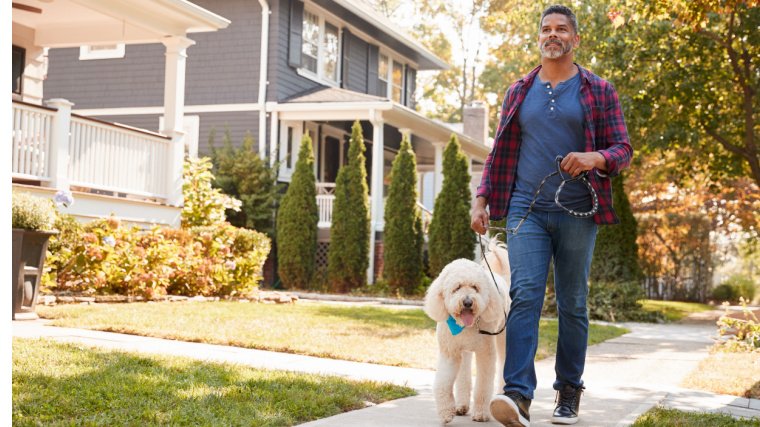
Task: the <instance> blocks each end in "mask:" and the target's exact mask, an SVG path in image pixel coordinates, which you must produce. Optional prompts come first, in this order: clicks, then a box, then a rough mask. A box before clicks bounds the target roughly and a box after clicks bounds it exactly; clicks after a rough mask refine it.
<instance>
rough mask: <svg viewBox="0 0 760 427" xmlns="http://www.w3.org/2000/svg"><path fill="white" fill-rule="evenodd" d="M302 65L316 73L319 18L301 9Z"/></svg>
mask: <svg viewBox="0 0 760 427" xmlns="http://www.w3.org/2000/svg"><path fill="white" fill-rule="evenodd" d="M301 53H302V54H303V57H302V58H303V59H302V62H301V64H302V65H303V67H304V68H305V69H307V70H309V71H311V72H312V73H314V74H317V58H318V57H319V18H317V15H315V14H313V13H311V12H309V11H307V10H304V11H303V45H302V49H301Z"/></svg>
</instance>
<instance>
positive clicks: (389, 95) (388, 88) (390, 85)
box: [377, 49, 407, 105]
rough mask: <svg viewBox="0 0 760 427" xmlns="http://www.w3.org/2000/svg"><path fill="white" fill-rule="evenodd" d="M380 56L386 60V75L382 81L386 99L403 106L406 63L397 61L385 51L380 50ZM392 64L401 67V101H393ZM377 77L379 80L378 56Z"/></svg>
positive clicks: (378, 62) (378, 64) (378, 61)
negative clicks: (383, 81)
mask: <svg viewBox="0 0 760 427" xmlns="http://www.w3.org/2000/svg"><path fill="white" fill-rule="evenodd" d="M380 55H384V56H386V57H387V58H388V74H387V75H386V76H385V78H384V79H383V80H385V84H386V93H385V96H386V98H388V99H390V100H391V101H393V102H396V103H398V104H401V105H403V104H404V84H405V83H406V67H405V66H406V65H407V63H406V62H403V61H399V60H398V59H396V57H394V56H393V55H392V54H391V53H390V52H388V51H386V50H385V49H380ZM393 64H398V65H400V66H401V88H400V89H401V99H400V100H398V101H396V100H395V99H393V87H394V84H393ZM377 76H378V78H380V57H379V56H378V59H377Z"/></svg>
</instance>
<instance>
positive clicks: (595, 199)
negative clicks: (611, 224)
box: [539, 156, 599, 218]
mask: <svg viewBox="0 0 760 427" xmlns="http://www.w3.org/2000/svg"><path fill="white" fill-rule="evenodd" d="M563 159H564V157H562V156H557V157H555V158H554V161H555V162H557V172H556V173H557V174H558V175H559V178H560V179H561V180H562V182H561V183H560V184H559V187H557V192H556V193H554V203H555V204H556V205H557V206H559V207H561V208H562V209H563V210H564V211H565V212H567V213H568V214H569V215H571V216H574V217H576V218H588V217H591V216H594V215H595V214H596V211H597V210H599V197H598V196H597V195H596V191H594V188H593V187H592V186H591V183H590V182H589V181H588V171H583V172H581V173H579V174H578V175H576V176H575V177H573V178H570V179H567V178H565V175H563V174H562V168H561V167H560V164H561V163H562V160H563ZM552 175H553V174H552ZM579 179H580V180H581V182H582V183H583V185H585V186H586V188H588V191H589V193H591V200H592V201H593V206H592V208H591V210H590V211H588V212H578V211H574V210H572V209H568V208H566V207H564V206H563V205H562V203H560V201H559V193H561V192H562V188H564V187H565V184H567V183H568V182H573V181H577V180H579ZM539 191H541V190H540V188H539Z"/></svg>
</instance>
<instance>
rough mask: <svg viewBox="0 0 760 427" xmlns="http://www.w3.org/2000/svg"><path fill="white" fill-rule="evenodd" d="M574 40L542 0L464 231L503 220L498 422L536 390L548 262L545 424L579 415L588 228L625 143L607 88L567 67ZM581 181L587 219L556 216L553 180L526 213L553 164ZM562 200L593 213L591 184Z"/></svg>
mask: <svg viewBox="0 0 760 427" xmlns="http://www.w3.org/2000/svg"><path fill="white" fill-rule="evenodd" d="M579 45H580V36H579V34H578V24H577V20H576V18H575V15H574V14H573V12H572V11H571V10H570V9H568V8H567V7H565V6H560V5H553V6H549V7H548V8H547V9H546V10H545V11H544V12H543V14H542V16H541V20H540V21H539V33H538V47H539V49H540V51H541V65H540V66H538V67H537V68H536V69H534V70H533V71H531V72H530V73H528V75H526V76H525V77H523V78H522V79H520V80H518V81H517V82H516V83H514V84H513V85H512V86H511V87H510V88H509V90H508V91H507V95H506V96H505V98H504V103H503V106H502V110H501V120H500V122H499V127H498V130H497V132H496V139H495V141H494V148H493V150H492V151H491V154H489V156H488V159H487V160H486V165H485V169H484V172H483V179H482V181H481V184H480V186H479V187H478V197H477V199H476V202H475V207H474V209H473V213H472V225H471V226H472V228H473V230H475V231H476V232H477V233H479V234H484V233H485V231H486V229H485V226H486V225H487V224H488V219H489V215H488V214H487V213H486V205H488V207H489V212H490V218H491V219H493V220H499V219H502V218H504V217H505V216H506V217H507V228H514V227H516V226H517V225H518V223H519V222H520V220H521V219H523V217H525V216H526V214H527V217H526V218H525V221H524V222H523V224H522V225H521V226H520V228H519V230H518V231H517V233H516V234H508V236H507V245H508V247H509V262H510V266H511V273H512V285H511V289H510V297H511V298H512V306H511V309H510V312H509V318H508V320H507V359H506V362H505V364H504V381H505V382H506V385H505V387H504V393H503V394H499V395H496V396H494V398H493V399H492V400H491V415H492V416H493V417H494V418H495V419H496V420H498V421H500V422H501V423H502V424H504V425H509V426H512V425H518V426H519V425H522V426H529V425H530V414H529V411H528V409H529V407H530V402H531V400H532V399H533V391H534V390H535V388H536V373H535V367H534V364H533V360H534V359H535V355H536V348H537V345H538V323H539V318H540V316H541V307H542V304H543V299H544V294H545V291H546V280H547V276H548V273H549V266H550V263H551V262H552V261H553V263H554V287H555V292H556V297H557V309H558V315H559V337H558V340H557V358H556V363H555V371H556V381H555V382H554V389H555V390H557V398H556V405H555V409H554V413H553V415H552V422H553V423H557V424H574V423H576V422H577V421H578V410H579V406H580V397H581V393H582V391H583V389H584V386H583V381H582V379H581V376H582V374H583V369H584V365H585V359H586V347H587V343H588V317H587V314H586V295H587V293H588V277H589V271H590V266H591V256H592V254H593V252H594V243H595V240H596V232H597V225H604V224H616V223H618V222H619V220H618V219H617V216H616V215H615V212H614V210H613V209H612V190H611V184H610V180H609V178H611V177H613V176H615V175H617V174H619V173H620V171H621V170H622V169H624V168H626V167H628V165H629V164H630V162H631V154H632V149H631V144H630V142H629V140H628V132H627V130H626V127H625V122H624V120H623V114H622V111H621V109H620V103H619V100H618V97H617V94H616V93H615V89H614V88H613V87H612V85H610V84H609V83H607V82H606V81H604V80H603V79H601V78H599V77H598V76H596V75H594V74H593V73H591V72H590V71H588V70H586V69H584V68H583V67H581V66H579V65H578V64H576V63H574V62H573V50H574V49H576V48H578V46H579ZM557 155H562V156H564V159H563V160H562V163H561V168H562V170H563V171H564V172H565V173H566V174H568V175H572V176H573V177H575V176H577V175H578V174H580V173H581V172H583V171H590V173H589V176H588V179H589V181H590V183H591V185H592V187H593V188H594V189H595V191H596V192H597V194H598V197H599V206H598V211H597V213H596V214H595V215H594V216H593V217H587V218H579V217H574V216H570V215H568V214H567V213H565V212H564V211H563V210H562V209H561V208H560V207H558V206H557V204H555V202H554V194H555V192H556V190H557V188H558V186H559V184H560V182H561V181H560V179H559V178H557V177H553V178H551V179H549V180H548V181H547V182H546V184H545V185H544V186H543V188H542V189H541V192H540V193H539V196H538V199H537V200H536V203H535V205H534V206H533V209H532V211H531V212H530V214H528V208H529V206H530V204H531V201H532V200H533V197H534V196H535V194H536V191H537V190H538V187H539V184H540V183H541V181H542V180H543V178H544V177H545V176H546V175H548V174H550V173H551V172H552V171H555V170H556V163H555V157H556V156H557ZM560 199H561V202H562V204H563V205H564V206H565V207H567V208H570V209H573V210H575V211H579V212H587V211H590V210H591V207H592V198H591V195H590V194H589V191H588V189H587V188H586V187H585V186H584V185H583V184H582V183H581V182H580V181H574V182H571V183H568V184H566V185H565V186H564V188H563V190H562V193H561V198H560Z"/></svg>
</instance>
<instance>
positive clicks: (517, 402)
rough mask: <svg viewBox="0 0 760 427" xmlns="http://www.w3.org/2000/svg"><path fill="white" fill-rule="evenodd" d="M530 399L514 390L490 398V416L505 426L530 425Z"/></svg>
mask: <svg viewBox="0 0 760 427" xmlns="http://www.w3.org/2000/svg"><path fill="white" fill-rule="evenodd" d="M528 408H530V399H528V398H527V397H525V396H523V395H522V393H520V392H519V391H515V390H509V391H507V392H505V393H502V394H497V395H496V396H494V397H493V398H492V399H491V416H492V417H493V418H494V419H495V420H496V421H498V422H500V423H502V424H504V425H505V426H510V427H512V426H519V427H530V413H529V412H528Z"/></svg>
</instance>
